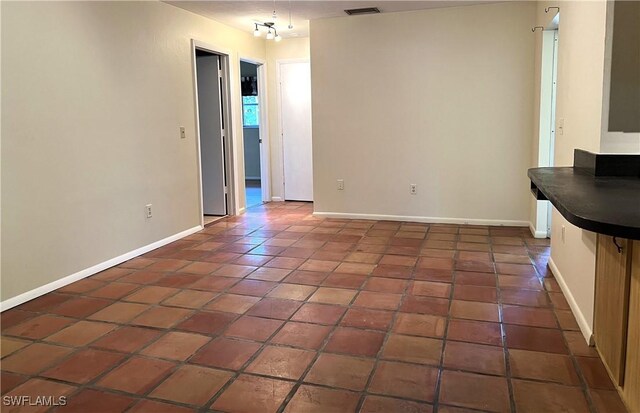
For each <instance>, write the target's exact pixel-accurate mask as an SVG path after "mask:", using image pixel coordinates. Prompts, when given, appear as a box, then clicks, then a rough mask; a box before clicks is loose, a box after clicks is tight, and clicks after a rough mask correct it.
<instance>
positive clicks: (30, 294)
mask: <svg viewBox="0 0 640 413" xmlns="http://www.w3.org/2000/svg"><path fill="white" fill-rule="evenodd" d="M202 229H203V227H202V226H201V225H198V226H195V227H193V228H189V229H187V230H184V231H182V232H179V233H177V234H174V235H171V236H169V237H167V238H163V239H161V240H159V241H156V242H153V243H151V244H149V245H145V246H143V247H140V248H137V249H135V250H133V251H130V252H127V253H125V254H122V255H119V256H117V257H114V258H111V259H109V260H107V261H104V262H101V263H99V264H96V265H94V266H91V267H89V268H85V269H83V270H80V271H78V272H76V273H74V274H71V275H68V276H66V277H63V278H60V279H58V280H55V281H53V282H50V283H49V284H45V285H42V286H40V287H37V288H34V289H33V290H30V291H27V292H25V293H22V294H20V295H17V296H15V297H11V298H8V299H6V300H4V301H2V302H0V312H1V311H5V310H8V309H10V308H13V307H15V306H18V305H20V304H23V303H26V302H27V301H31V300H33V299H35V298H38V297H40V296H42V295H45V294H47V293H50V292H51V291H54V290H57V289H58V288H62V287H64V286H67V285H69V284H71V283H74V282H76V281H79V280H82V279H83V278H87V277H90V276H92V275H94V274H97V273H99V272H100V271H104V270H106V269H108V268H111V267H113V266H116V265H118V264H121V263H123V262H125V261H128V260H130V259H132V258H135V257H137V256H140V255H142V254H145V253H147V252H149V251H153V250H155V249H157V248H160V247H162V246H164V245H167V244H170V243H172V242H174V241H177V240H179V239H181V238H184V237H186V236H188V235H191V234H194V233H196V232H198V231H200V230H202Z"/></svg>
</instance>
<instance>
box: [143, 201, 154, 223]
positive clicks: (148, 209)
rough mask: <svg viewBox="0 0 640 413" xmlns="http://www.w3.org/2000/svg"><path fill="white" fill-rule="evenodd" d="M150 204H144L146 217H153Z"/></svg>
mask: <svg viewBox="0 0 640 413" xmlns="http://www.w3.org/2000/svg"><path fill="white" fill-rule="evenodd" d="M151 206H152V204H147V205H145V206H144V211H145V213H146V214H147V219H149V218H153V212H152V211H151Z"/></svg>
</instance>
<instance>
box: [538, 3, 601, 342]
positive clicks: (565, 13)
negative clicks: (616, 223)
mask: <svg viewBox="0 0 640 413" xmlns="http://www.w3.org/2000/svg"><path fill="white" fill-rule="evenodd" d="M538 7H539V8H540V7H542V8H543V7H544V5H543V4H539V5H538ZM605 24H606V1H604V0H598V1H587V2H583V1H567V2H562V4H561V9H560V25H559V29H558V38H559V40H558V44H559V46H558V47H559V49H558V87H557V93H558V98H557V109H556V110H557V112H556V121H559V120H560V119H563V118H564V133H563V134H562V135H560V134H559V133H556V144H555V165H556V166H571V165H573V151H574V149H575V148H581V149H585V150H588V151H593V152H598V151H599V150H600V141H601V130H602V129H601V115H602V105H603V81H604V56H605V49H604V47H605ZM562 227H565V231H566V233H565V239H564V241H563V239H562ZM595 243H596V235H595V234H594V233H592V232H589V231H584V230H582V229H580V228H578V227H575V226H573V225H572V224H570V223H569V222H567V221H566V220H565V219H564V218H563V217H562V215H560V214H559V213H558V212H557V211H556V210H555V209H554V213H553V218H552V227H551V260H550V266H551V268H552V269H553V270H554V273H555V275H556V278H558V281H559V282H560V284H561V285H562V286H563V287H564V292H565V296H566V297H567V300H568V301H569V303H570V304H571V305H572V310H573V311H574V314H575V315H576V318H577V320H578V323H579V324H580V327H581V330H582V333H583V334H584V336H585V338H586V339H589V338H590V336H591V331H592V329H593V296H594V287H595Z"/></svg>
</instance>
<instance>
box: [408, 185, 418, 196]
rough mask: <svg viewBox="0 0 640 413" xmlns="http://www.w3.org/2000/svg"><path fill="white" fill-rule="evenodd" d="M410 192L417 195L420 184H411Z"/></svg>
mask: <svg viewBox="0 0 640 413" xmlns="http://www.w3.org/2000/svg"><path fill="white" fill-rule="evenodd" d="M409 193H410V194H411V195H416V194H417V193H418V185H416V184H410V185H409Z"/></svg>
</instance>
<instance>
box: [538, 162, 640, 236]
mask: <svg viewBox="0 0 640 413" xmlns="http://www.w3.org/2000/svg"><path fill="white" fill-rule="evenodd" d="M528 175H529V178H530V179H531V190H532V192H533V193H534V194H535V195H536V196H537V198H538V199H545V198H546V199H548V200H549V201H551V203H552V204H553V206H554V207H555V208H556V209H557V210H558V211H559V212H560V213H561V214H562V216H564V217H565V218H566V219H567V221H569V222H571V223H572V224H574V225H575V226H577V227H580V228H583V229H586V230H589V231H592V232H597V233H601V234H606V235H611V236H616V237H620V238H627V239H634V240H640V179H638V178H635V177H614V176H594V175H593V174H591V173H589V171H587V170H584V169H582V168H575V167H563V168H532V169H529V172H528ZM540 194H542V195H543V196H540Z"/></svg>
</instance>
